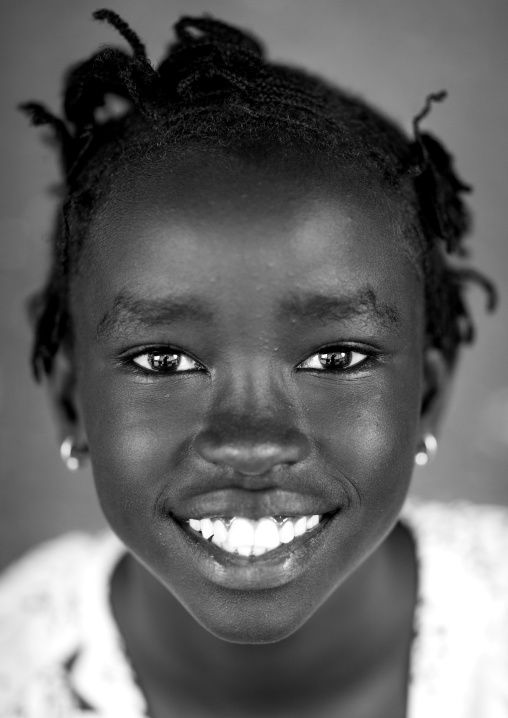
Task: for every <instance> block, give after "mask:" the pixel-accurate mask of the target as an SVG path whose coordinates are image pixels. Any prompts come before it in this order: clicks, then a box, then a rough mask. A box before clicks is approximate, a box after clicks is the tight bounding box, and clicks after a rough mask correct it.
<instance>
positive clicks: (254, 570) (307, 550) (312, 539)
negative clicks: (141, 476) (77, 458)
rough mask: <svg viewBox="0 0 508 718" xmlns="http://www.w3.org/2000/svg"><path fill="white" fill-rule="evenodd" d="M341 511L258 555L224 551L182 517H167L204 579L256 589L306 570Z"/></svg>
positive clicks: (282, 582)
mask: <svg viewBox="0 0 508 718" xmlns="http://www.w3.org/2000/svg"><path fill="white" fill-rule="evenodd" d="M323 513H326V512H323ZM266 515H267V514H265V516H266ZM272 515H273V514H272ZM339 515H340V510H337V509H336V510H335V513H333V514H331V515H329V516H326V518H325V519H324V521H322V522H321V523H320V524H318V526H316V528H315V529H314V530H312V531H309V532H308V533H306V534H303V535H302V536H299V537H297V538H295V539H294V541H292V542H290V543H289V544H282V545H281V546H279V547H278V548H276V549H274V550H272V551H268V552H267V553H265V554H262V555H261V556H255V557H254V556H249V557H246V556H240V555H237V554H232V553H229V552H227V551H224V550H223V549H221V548H220V547H219V546H217V545H215V544H213V543H212V542H210V541H207V540H205V539H204V538H203V537H201V536H199V535H198V534H196V533H195V532H193V531H192V530H191V529H190V527H188V526H186V525H185V524H183V523H182V521H181V520H179V519H177V518H175V517H173V516H168V517H167V520H168V521H170V522H171V524H172V527H174V530H175V534H176V536H175V538H176V539H177V541H178V543H179V546H180V548H181V549H182V551H183V553H184V554H185V555H186V556H187V557H188V558H189V561H190V563H191V565H192V566H193V567H194V569H195V570H196V571H197V572H198V573H200V574H201V575H202V576H203V577H204V578H205V579H207V580H209V581H211V582H212V583H215V584H217V585H219V586H221V587H223V588H228V589H236V590H244V591H245V590H247V591H249V590H250V591H256V590H263V589H270V588H278V587H280V586H283V585H285V584H287V583H289V582H291V581H293V580H294V579H296V578H297V577H298V576H299V575H301V574H302V573H304V571H305V570H306V569H307V568H308V567H309V566H310V565H311V564H312V562H313V560H314V559H315V557H316V554H317V553H318V552H319V551H320V549H321V547H322V546H323V545H324V544H325V542H326V540H327V534H328V532H329V531H330V530H331V528H332V526H333V525H334V524H335V522H336V521H337V520H338V518H339Z"/></svg>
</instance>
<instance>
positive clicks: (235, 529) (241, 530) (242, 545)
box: [228, 518, 257, 556]
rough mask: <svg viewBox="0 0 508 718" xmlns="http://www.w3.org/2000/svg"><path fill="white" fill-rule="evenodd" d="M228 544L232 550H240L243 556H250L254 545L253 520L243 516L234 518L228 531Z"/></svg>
mask: <svg viewBox="0 0 508 718" xmlns="http://www.w3.org/2000/svg"><path fill="white" fill-rule="evenodd" d="M256 543H257V542H256ZM228 544H229V546H230V547H231V550H233V551H235V550H236V551H238V553H240V554H242V556H249V555H250V553H251V551H252V547H253V545H254V524H253V523H252V521H249V520H248V519H242V518H237V519H233V521H232V523H231V526H230V527H229V531H228ZM240 549H241V550H240Z"/></svg>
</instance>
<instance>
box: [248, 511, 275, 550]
mask: <svg viewBox="0 0 508 718" xmlns="http://www.w3.org/2000/svg"><path fill="white" fill-rule="evenodd" d="M254 545H255V546H264V547H265V548H266V549H268V550H270V549H273V548H277V546H279V545H280V539H279V531H278V529H277V524H276V523H275V521H272V519H261V520H260V521H258V522H257V525H256V528H255V530H254Z"/></svg>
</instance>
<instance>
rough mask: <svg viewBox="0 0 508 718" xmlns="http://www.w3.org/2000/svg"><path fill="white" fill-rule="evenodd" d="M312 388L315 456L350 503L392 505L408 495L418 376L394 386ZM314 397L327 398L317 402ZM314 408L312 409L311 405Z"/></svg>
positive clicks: (367, 383)
mask: <svg viewBox="0 0 508 718" xmlns="http://www.w3.org/2000/svg"><path fill="white" fill-rule="evenodd" d="M324 384H326V385H328V386H323V387H322V388H320V387H319V386H316V387H312V388H313V390H314V391H313V394H312V396H313V398H314V402H315V403H314V405H315V406H316V405H317V404H319V405H320V410H319V411H313V412H311V416H310V417H309V418H310V421H311V423H312V425H313V426H314V427H315V430H316V437H319V438H318V441H319V442H320V447H319V453H321V454H322V455H323V456H324V457H325V461H326V464H327V466H328V467H330V469H331V470H332V471H335V472H336V476H337V479H338V480H339V481H345V490H346V491H347V493H348V495H349V497H350V500H351V501H352V502H358V501H360V503H365V504H368V505H371V506H376V505H377V506H378V507H379V508H381V506H384V507H385V508H387V507H388V505H395V504H396V503H397V502H396V500H395V499H396V498H397V497H398V498H399V499H400V500H402V499H403V497H404V496H405V493H406V491H407V488H408V485H409V480H410V477H411V472H412V468H413V463H414V447H415V443H416V436H417V429H418V420H419V395H420V392H419V378H418V372H417V371H414V372H411V373H410V374H409V375H407V376H406V377H405V379H401V378H399V380H398V381H397V382H395V383H394V382H393V380H390V378H387V379H386V380H384V381H383V380H381V381H379V380H376V381H374V380H372V381H371V377H364V378H361V379H359V380H355V379H352V380H347V381H346V382H340V383H338V382H335V384H334V383H333V380H332V381H330V382H328V381H325V382H324ZM316 391H317V392H319V393H320V392H323V394H324V395H325V394H326V398H325V396H323V397H322V398H321V399H322V400H321V401H318V402H316V398H317V397H316ZM309 406H312V404H309Z"/></svg>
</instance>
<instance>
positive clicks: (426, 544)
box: [402, 499, 508, 586]
mask: <svg viewBox="0 0 508 718" xmlns="http://www.w3.org/2000/svg"><path fill="white" fill-rule="evenodd" d="M402 520H403V521H404V522H405V523H407V524H408V525H409V526H410V528H411V529H412V530H413V532H414V534H415V538H416V541H417V543H418V542H420V543H421V544H422V546H421V548H423V549H424V550H429V551H439V552H440V554H441V555H448V556H449V557H451V556H454V557H455V558H456V560H457V561H460V562H465V563H467V564H468V567H469V568H472V567H476V569H477V572H478V571H480V572H481V573H483V574H484V575H485V576H487V575H490V577H491V578H492V579H493V580H495V579H499V580H502V581H504V582H505V583H506V585H507V586H508V564H507V561H506V556H507V555H508V507H505V506H494V505H487V504H473V503H470V502H467V501H455V502H451V503H439V502H436V501H431V502H428V501H423V500H420V499H411V500H409V501H408V502H407V504H406V505H405V507H404V509H403V512H402Z"/></svg>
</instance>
